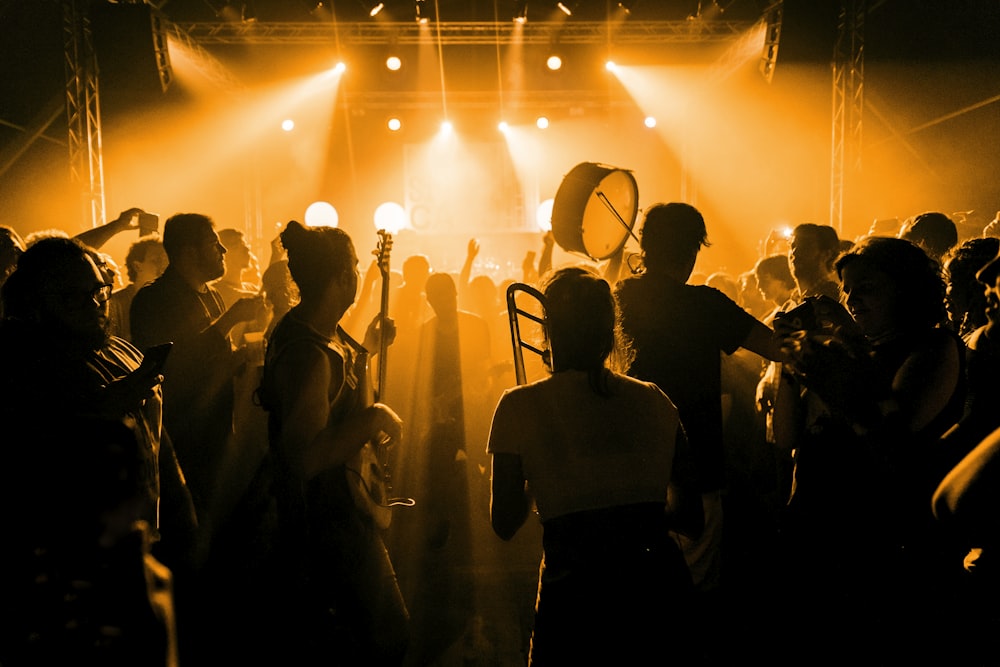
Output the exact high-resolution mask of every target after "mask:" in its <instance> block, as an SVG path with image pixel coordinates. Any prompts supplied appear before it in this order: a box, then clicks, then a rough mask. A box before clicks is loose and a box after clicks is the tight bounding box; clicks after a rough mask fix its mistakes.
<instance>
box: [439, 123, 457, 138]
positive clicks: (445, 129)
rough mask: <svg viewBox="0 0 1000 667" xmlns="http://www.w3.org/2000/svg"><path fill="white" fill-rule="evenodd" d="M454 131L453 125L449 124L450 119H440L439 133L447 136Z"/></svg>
mask: <svg viewBox="0 0 1000 667" xmlns="http://www.w3.org/2000/svg"><path fill="white" fill-rule="evenodd" d="M454 131H455V126H454V125H452V124H451V121H450V120H444V121H441V134H443V135H445V136H448V135H450V134H451V133H452V132H454Z"/></svg>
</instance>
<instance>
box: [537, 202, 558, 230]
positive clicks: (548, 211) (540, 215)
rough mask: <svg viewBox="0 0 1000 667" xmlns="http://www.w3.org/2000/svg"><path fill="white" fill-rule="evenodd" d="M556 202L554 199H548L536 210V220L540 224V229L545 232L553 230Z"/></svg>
mask: <svg viewBox="0 0 1000 667" xmlns="http://www.w3.org/2000/svg"><path fill="white" fill-rule="evenodd" d="M554 203H555V200H554V199H546V200H545V201H543V202H542V203H541V204H539V205H538V208H537V209H536V210H535V222H536V223H537V224H538V229H539V230H541V231H543V232H550V231H552V205H553V204H554Z"/></svg>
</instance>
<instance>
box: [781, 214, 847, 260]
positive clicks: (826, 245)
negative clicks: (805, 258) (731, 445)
mask: <svg viewBox="0 0 1000 667" xmlns="http://www.w3.org/2000/svg"><path fill="white" fill-rule="evenodd" d="M801 235H804V236H807V237H809V238H811V239H812V240H813V242H814V243H815V244H816V248H817V249H818V250H819V251H820V252H822V253H824V254H826V255H828V256H830V257H831V261H832V259H833V258H836V256H837V254H838V253H839V252H840V237H839V236H838V235H837V230H836V229H834V228H833V227H832V226H831V225H817V224H816V223H814V222H803V223H801V224H798V225H795V228H794V229H792V237H796V236H801Z"/></svg>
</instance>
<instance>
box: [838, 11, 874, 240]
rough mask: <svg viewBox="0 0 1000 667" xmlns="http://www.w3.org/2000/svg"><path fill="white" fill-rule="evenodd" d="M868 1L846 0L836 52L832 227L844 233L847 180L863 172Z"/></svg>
mask: <svg viewBox="0 0 1000 667" xmlns="http://www.w3.org/2000/svg"><path fill="white" fill-rule="evenodd" d="M866 13H867V7H866V0H842V1H841V5H840V13H839V16H838V21H837V41H836V43H835V45H834V53H833V96H832V101H833V113H832V120H833V130H832V135H833V136H832V151H831V158H832V159H831V165H830V224H831V225H832V226H833V227H834V229H836V230H837V232H838V233H839V232H841V231H842V229H843V224H844V191H845V189H846V184H847V181H848V180H850V179H852V178H853V177H856V176H857V175H858V174H860V172H861V153H862V151H861V132H862V126H861V121H862V115H863V111H864V82H865V64H864V62H865V48H864V47H865V40H864V33H865V15H866Z"/></svg>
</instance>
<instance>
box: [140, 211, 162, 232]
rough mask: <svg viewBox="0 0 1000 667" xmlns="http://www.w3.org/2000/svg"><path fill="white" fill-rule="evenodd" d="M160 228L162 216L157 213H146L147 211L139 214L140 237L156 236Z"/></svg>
mask: <svg viewBox="0 0 1000 667" xmlns="http://www.w3.org/2000/svg"><path fill="white" fill-rule="evenodd" d="M159 226H160V216H158V215H156V214H155V213H146V212H145V211H143V212H142V213H140V214H139V236H149V235H150V234H155V233H156V231H157V230H158V229H159Z"/></svg>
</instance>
